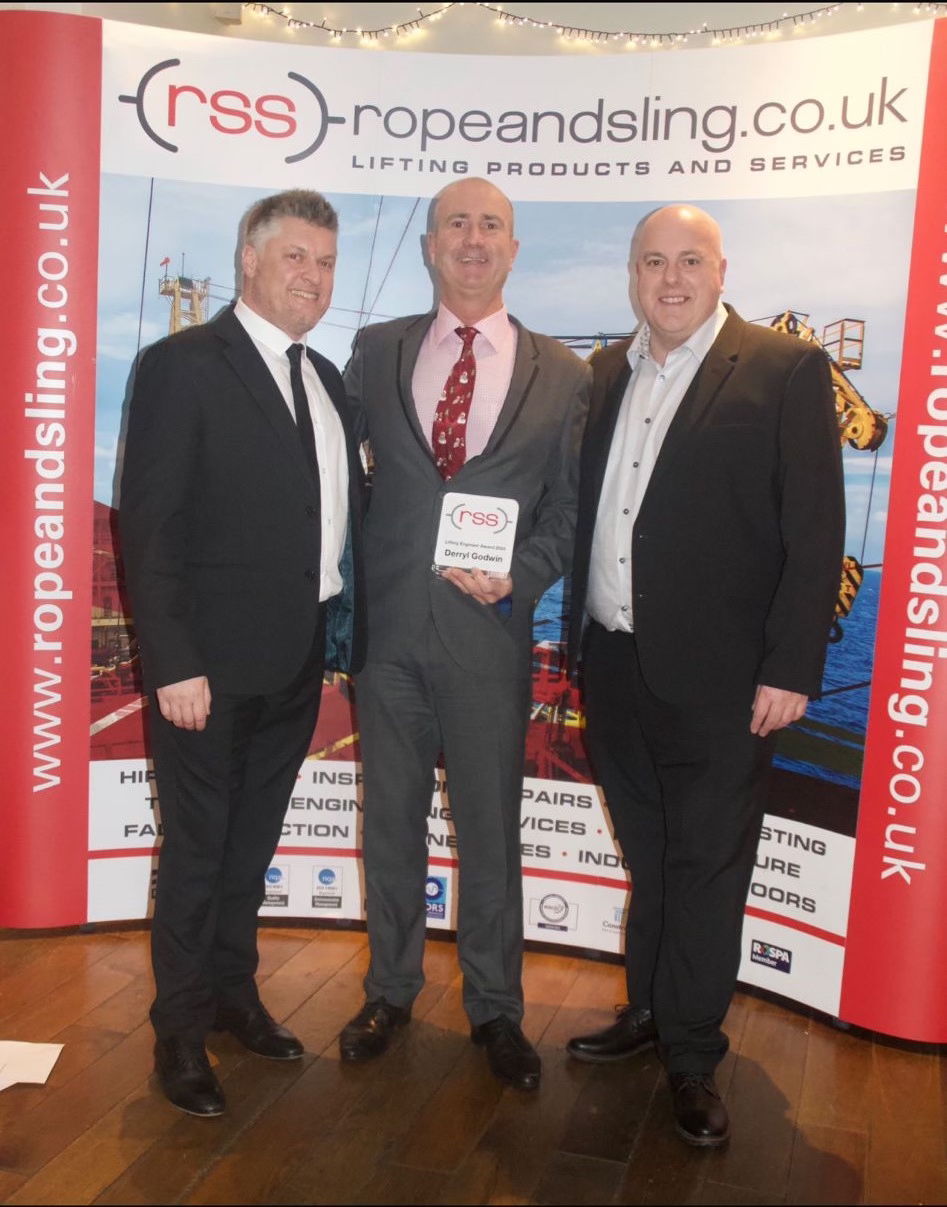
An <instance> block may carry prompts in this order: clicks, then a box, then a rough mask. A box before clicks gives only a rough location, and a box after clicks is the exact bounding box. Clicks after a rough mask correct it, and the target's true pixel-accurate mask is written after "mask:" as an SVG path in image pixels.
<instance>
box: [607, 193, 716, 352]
mask: <svg viewBox="0 0 947 1207" xmlns="http://www.w3.org/2000/svg"><path fill="white" fill-rule="evenodd" d="M726 269H727V261H726V260H725V259H724V256H723V238H722V235H721V233H720V227H719V226H718V225H717V223H716V222H715V221H714V219H713V218H711V216H710V214H708V213H707V212H706V211H705V210H702V209H698V208H697V206H693V205H666V206H662V207H661V208H660V209H657V210H653V211H652V212H651V213H650V214H646V215H645V217H644V218H642V220H641V221H640V222H639V223H638V225H637V226H636V227H635V232H634V234H633V235H632V239H631V250H630V252H629V259H628V293H629V297H630V298H631V305H632V308H633V309H634V311H635V314H636V315H637V316H638V318H639V319H641V318H643V319H645V320H646V321H647V323H648V325H649V327H650V328H651V354H652V355H653V356H654V357H655V358H656V359H657V360H658V361H659V363H661V364H663V363H664V360H665V358H666V357H667V354H668V352H670V351H672V350H673V349H674V348H677V347H680V345H681V344H683V343H686V341H687V340H689V339H690V337H691V336H692V335H693V334H694V332H695V331H696V330H697V329H698V328H699V327H701V326H702V325H703V324H704V323H705V322H706V321H707V320H708V319H709V318H710V316H711V315H712V314H713V313H714V311H715V310H716V309H717V303H718V302H719V301H720V295H721V293H722V292H723V281H724V275H725V273H726Z"/></svg>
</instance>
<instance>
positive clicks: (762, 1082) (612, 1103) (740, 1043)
mask: <svg viewBox="0 0 947 1207" xmlns="http://www.w3.org/2000/svg"><path fill="white" fill-rule="evenodd" d="M261 949H262V967H261V978H262V980H263V981H264V982H265V988H264V998H265V1001H266V1003H267V1005H268V1006H269V1008H270V1010H271V1012H272V1013H273V1014H274V1015H275V1016H277V1017H278V1018H280V1019H283V1020H287V1021H288V1022H289V1024H290V1026H291V1027H292V1028H293V1029H294V1030H295V1031H296V1032H297V1034H298V1035H299V1036H300V1037H301V1038H302V1039H303V1041H304V1042H305V1045H306V1049H307V1051H306V1055H305V1057H304V1058H303V1060H301V1061H294V1062H291V1063H288V1064H280V1063H276V1062H272V1061H266V1060H262V1059H260V1058H259V1057H254V1056H251V1055H248V1054H247V1053H245V1052H244V1051H243V1050H242V1049H241V1048H240V1047H239V1046H238V1045H237V1043H236V1041H235V1040H233V1039H232V1038H231V1037H228V1036H215V1037H214V1038H213V1042H212V1045H211V1048H212V1054H213V1058H214V1059H216V1061H217V1062H218V1063H217V1071H218V1074H219V1076H220V1078H221V1080H222V1082H223V1086H224V1090H225V1093H226V1095H227V1102H228V1110H227V1113H226V1114H225V1115H224V1116H223V1117H222V1118H219V1119H213V1120H198V1119H192V1118H190V1117H188V1116H186V1115H182V1114H180V1113H179V1112H178V1111H175V1110H174V1109H173V1108H172V1107H170V1106H169V1105H168V1104H167V1103H166V1102H165V1101H164V1099H163V1098H162V1097H161V1095H160V1093H158V1092H156V1091H155V1088H154V1086H153V1084H152V1082H151V1077H150V1070H151V1045H152V1036H151V1031H150V1028H149V1026H148V1024H147V1022H146V1012H147V1008H148V1004H149V999H150V995H151V983H150V977H149V971H148V937H147V933H146V932H145V931H144V930H141V929H118V930H111V931H107V930H98V931H95V932H93V933H78V932H75V931H69V932H65V931H54V932H45V933H43V934H39V935H38V934H36V933H35V932H14V931H0V1039H24V1040H35V1041H57V1042H62V1043H64V1044H65V1047H64V1049H63V1052H62V1055H61V1056H60V1058H59V1061H58V1063H57V1065H56V1067H55V1069H54V1070H53V1073H52V1076H51V1077H50V1080H49V1083H48V1084H47V1085H46V1086H42V1087H39V1086H23V1085H18V1086H14V1087H12V1088H10V1089H7V1090H5V1091H3V1093H2V1094H0V1202H4V1203H120V1204H122V1203H338V1204H342V1203H736V1204H742V1203H761V1204H766V1203H944V1202H945V1201H947V1160H945V1149H944V1144H945V1124H947V1094H945V1086H947V1074H945V1056H944V1050H943V1049H942V1048H941V1049H935V1048H933V1047H932V1048H929V1049H922V1048H921V1047H920V1046H918V1045H907V1044H895V1043H893V1042H891V1041H883V1040H881V1039H878V1038H874V1039H873V1038H872V1037H871V1036H869V1035H864V1034H860V1035H855V1034H853V1033H851V1032H845V1031H843V1030H840V1029H838V1028H836V1027H833V1026H832V1025H831V1024H830V1023H828V1022H826V1021H825V1020H819V1019H815V1018H811V1017H809V1016H808V1015H807V1014H806V1013H805V1012H801V1011H795V1010H787V1009H784V1008H783V1007H781V1006H779V1005H776V1004H774V1003H773V1002H772V1001H766V1000H763V999H762V998H759V997H751V996H749V995H740V996H738V998H737V999H736V1001H735V1002H734V1005H733V1008H732V1010H731V1012H730V1016H729V1019H728V1023H727V1030H728V1032H729V1035H730V1040H731V1052H730V1054H729V1055H728V1057H727V1059H726V1061H725V1063H724V1064H723V1066H722V1068H721V1070H720V1077H719V1082H720V1085H721V1088H722V1089H723V1090H724V1092H725V1097H726V1100H727V1102H728V1104H729V1108H730V1114H731V1118H732V1122H733V1139H732V1140H731V1142H730V1144H729V1146H728V1147H727V1148H726V1149H725V1150H721V1151H715V1152H701V1151H698V1150H694V1149H690V1148H688V1147H687V1146H686V1145H684V1144H682V1143H681V1142H680V1141H679V1140H678V1139H677V1138H676V1137H675V1135H674V1133H673V1130H672V1126H671V1119H670V1109H669V1102H668V1095H667V1090H666V1087H665V1083H664V1079H663V1076H662V1074H661V1071H660V1069H659V1067H658V1064H657V1061H656V1059H655V1058H654V1056H653V1055H652V1054H646V1055H644V1056H641V1057H638V1058H636V1059H635V1060H632V1061H629V1062H625V1063H623V1064H619V1065H617V1066H610V1067H608V1066H606V1067H596V1066H590V1065H581V1064H577V1063H575V1062H574V1061H570V1060H569V1059H568V1058H567V1057H566V1055H565V1053H564V1051H563V1045H564V1044H565V1041H566V1040H567V1039H568V1038H569V1036H570V1035H573V1034H575V1033H576V1032H580V1031H583V1030H587V1029H590V1028H595V1027H598V1026H600V1025H605V1024H607V1023H608V1021H609V1020H610V1017H611V1007H612V1005H613V1004H614V1003H616V1002H619V1001H621V999H622V988H621V986H622V975H621V969H620V968H619V967H617V966H616V965H615V964H611V963H602V962H595V961H589V960H584V959H579V958H572V957H570V956H568V955H547V954H539V953H531V954H529V955H528V956H527V960H526V995H527V1012H526V1022H525V1027H526V1030H527V1032H528V1034H529V1036H530V1037H531V1039H532V1040H533V1042H534V1043H536V1044H537V1045H538V1046H539V1049H540V1051H541V1053H542V1055H543V1059H544V1080H543V1085H542V1088H541V1090H540V1091H539V1093H538V1094H522V1093H517V1092H516V1091H514V1090H510V1089H506V1090H503V1089H501V1088H500V1086H499V1085H498V1084H497V1083H496V1082H495V1081H494V1079H493V1078H492V1077H491V1076H490V1074H489V1073H488V1071H487V1069H486V1065H485V1062H484V1057H483V1054H482V1052H481V1051H480V1050H479V1049H476V1048H474V1047H473V1045H472V1044H471V1043H470V1041H469V1038H468V1032H467V1026H466V1022H465V1019H464V1015H463V1011H462V1009H461V1003H460V987H459V979H458V970H457V963H456V953H455V950H454V947H453V945H452V944H451V943H449V942H431V943H429V944H428V950H427V976H428V983H427V986H426V988H425V989H424V991H423V993H422V995H421V997H420V998H419V1000H418V1002H417V1004H416V1009H415V1016H414V1021H413V1022H412V1024H411V1026H410V1027H408V1028H406V1029H405V1030H404V1031H403V1032H402V1033H400V1034H399V1038H398V1041H397V1043H396V1045H395V1046H394V1047H393V1048H392V1050H391V1051H390V1052H389V1053H388V1054H387V1055H386V1056H385V1057H384V1058H382V1059H381V1060H380V1061H378V1062H376V1063H375V1064H372V1065H367V1066H355V1067H351V1066H342V1065H341V1064H340V1062H339V1059H338V1052H337V1045H336V1037H337V1035H338V1032H339V1029H340V1028H341V1027H342V1025H343V1024H344V1023H345V1022H346V1021H347V1019H348V1018H349V1017H350V1016H351V1015H352V1014H353V1013H354V1011H355V1010H356V1009H357V1008H358V1006H359V1005H360V1003H361V997H362V994H361V979H362V976H363V973H364V970H365V965H366V957H367V953H366V940H365V936H364V934H363V933H359V932H349V931H341V930H314V929H311V928H309V927H299V928H284V927H279V928H276V927H271V928H268V929H266V930H264V931H263V932H262V934H261Z"/></svg>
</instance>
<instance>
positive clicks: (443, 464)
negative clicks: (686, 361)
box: [431, 327, 477, 482]
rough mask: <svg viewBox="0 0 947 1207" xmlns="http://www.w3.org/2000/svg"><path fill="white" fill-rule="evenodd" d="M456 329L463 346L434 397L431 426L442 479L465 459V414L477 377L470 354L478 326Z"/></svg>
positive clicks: (453, 471)
mask: <svg viewBox="0 0 947 1207" xmlns="http://www.w3.org/2000/svg"><path fill="white" fill-rule="evenodd" d="M455 330H456V332H457V334H458V335H459V336H460V338H461V340H463V347H462V348H461V350H460V356H458V357H457V363H456V364H455V365H454V367H453V369H451V371H450V375H449V376H448V378H447V381H446V382H445V383H444V389H443V390H442V391H441V396H440V398H439V399H438V400H437V410H436V411H435V413H434V426H433V428H432V429H431V446H432V448H433V449H434V464H435V465H436V466H437V468H438V470H439V472H440V475H441V477H442V478H443V479H444V481H445V482H446V481H447V480H448V479H450V478H452V477H453V476H454V474H456V473H457V471H458V470H459V469H460V468H461V466H462V465H463V463H464V461H466V459H467V415H468V414H469V412H470V402H471V399H472V398H473V392H474V383H475V382H476V380H477V362H476V360H474V354H473V342H474V336H475V335H476V334H477V328H476V327H457V328H455Z"/></svg>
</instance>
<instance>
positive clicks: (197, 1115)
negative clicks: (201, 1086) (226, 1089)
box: [152, 1071, 227, 1119]
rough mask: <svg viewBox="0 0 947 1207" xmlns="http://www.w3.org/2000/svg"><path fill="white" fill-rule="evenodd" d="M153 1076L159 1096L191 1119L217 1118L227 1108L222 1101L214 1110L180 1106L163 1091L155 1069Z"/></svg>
mask: <svg viewBox="0 0 947 1207" xmlns="http://www.w3.org/2000/svg"><path fill="white" fill-rule="evenodd" d="M152 1076H153V1078H154V1088H156V1089H158V1090H160V1091H161V1096H162V1097H163V1098H164V1100H165V1102H167V1104H168V1105H169V1106H173V1107H174V1109H175V1110H176V1111H180V1112H181V1114H182V1115H190V1116H191V1118H192V1119H219V1118H220V1116H221V1115H222V1114H223V1113H224V1111H225V1110H226V1109H227V1104H226V1103H223V1104H222V1105H221V1107H220V1109H219V1110H216V1111H191V1110H188V1108H187V1107H186V1106H181V1104H180V1103H179V1102H175V1101H174V1099H173V1098H169V1097H168V1095H167V1094H166V1093H165V1090H164V1086H163V1085H162V1084H161V1079H160V1077H159V1076H158V1073H157V1071H155V1072H154V1073H153V1074H152Z"/></svg>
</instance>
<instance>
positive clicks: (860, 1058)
mask: <svg viewBox="0 0 947 1207" xmlns="http://www.w3.org/2000/svg"><path fill="white" fill-rule="evenodd" d="M870 1080H871V1060H870V1059H866V1044H865V1040H864V1038H863V1037H861V1036H858V1035H853V1034H851V1033H850V1032H848V1031H844V1030H842V1029H840V1028H838V1027H833V1026H832V1025H831V1024H830V1023H827V1022H820V1021H816V1020H813V1022H812V1024H811V1027H810V1031H809V1047H808V1051H807V1052H806V1068H805V1079H804V1081H803V1085H802V1095H801V1098H800V1100H799V1122H800V1123H801V1124H806V1125H808V1124H819V1125H820V1126H823V1127H840V1128H845V1129H847V1130H849V1131H861V1132H862V1133H864V1134H866V1135H867V1128H866V1125H865V1101H866V1097H867V1095H868V1088H869V1082H870Z"/></svg>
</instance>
